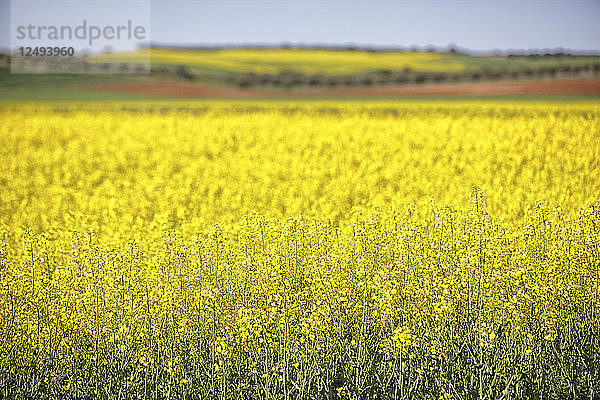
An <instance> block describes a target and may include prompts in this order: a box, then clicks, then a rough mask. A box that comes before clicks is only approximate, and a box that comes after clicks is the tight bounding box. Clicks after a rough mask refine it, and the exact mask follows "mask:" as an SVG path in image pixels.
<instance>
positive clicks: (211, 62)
mask: <svg viewBox="0 0 600 400" xmlns="http://www.w3.org/2000/svg"><path fill="white" fill-rule="evenodd" d="M115 58H116V59H118V60H125V61H129V62H145V61H147V60H148V59H149V58H151V59H152V63H153V64H155V65H173V64H175V65H186V66H189V67H191V68H192V70H193V69H195V68H200V69H204V70H207V71H226V72H239V73H242V72H244V73H245V72H253V73H260V74H264V73H269V74H277V73H281V72H286V71H287V72H290V71H292V72H302V73H312V74H314V73H322V74H352V73H361V72H372V71H378V70H402V69H405V68H409V69H412V70H415V71H428V72H461V71H463V70H464V69H465V63H464V62H463V60H461V59H457V58H456V57H453V56H452V55H449V54H445V53H434V52H426V53H417V52H415V53H409V52H400V51H386V52H372V51H366V50H361V51H357V50H336V51H331V50H317V49H218V50H184V49H160V48H158V49H140V50H137V51H136V52H132V53H113V54H103V55H96V56H93V57H90V60H91V61H93V62H112V61H113V60H114V59H115Z"/></svg>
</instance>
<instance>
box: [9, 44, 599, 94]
mask: <svg viewBox="0 0 600 400" xmlns="http://www.w3.org/2000/svg"><path fill="white" fill-rule="evenodd" d="M148 53H150V54H151V60H152V64H151V73H150V74H145V73H143V74H142V73H137V72H136V67H135V66H136V60H142V59H146V57H147V55H148ZM115 59H118V60H119V62H118V63H115V62H114V60H115ZM123 61H127V62H128V63H127V64H123ZM28 62H31V63H32V68H37V71H38V72H40V73H38V74H23V75H21V74H11V73H10V57H9V56H8V55H6V54H4V55H2V56H1V57H0V65H1V67H0V99H4V100H19V99H23V100H36V99H40V100H42V99H45V100H52V99H73V100H84V99H93V98H95V97H97V98H99V99H100V98H103V99H127V98H130V99H132V98H160V97H168V98H178V97H180V98H240V97H241V98H257V99H258V98H265V97H267V98H278V97H279V98H310V97H315V98H327V97H334V98H369V97H376V98H381V97H388V98H389V97H392V98H393V97H412V96H417V97H418V96H429V97H440V96H442V97H443V96H457V97H464V96H466V97H473V96H483V97H487V96H492V97H497V96H511V95H512V96H515V95H517V96H518V95H524V96H525V97H527V96H536V95H537V96H540V95H542V96H556V95H558V96H561V95H566V96H586V97H588V98H594V97H595V98H597V97H598V96H599V94H600V57H598V56H592V55H569V54H565V53H552V54H551V53H547V54H529V55H523V54H515V55H495V56H493V55H468V54H463V53H460V52H457V51H456V50H453V51H445V52H442V51H434V50H431V51H425V50H422V51H412V52H411V51H391V50H389V51H388V50H363V49H331V48H323V49H314V48H222V49H220V48H217V49H184V48H160V47H158V48H152V49H149V48H146V49H141V50H138V51H137V52H133V53H119V54H118V55H116V54H114V53H113V54H110V53H108V54H104V55H94V56H90V57H87V58H85V59H81V60H78V61H77V62H83V63H86V64H89V65H90V68H95V73H93V74H44V73H41V72H43V71H44V62H45V61H44V60H39V59H36V58H32V59H31V61H28ZM124 71H125V72H127V73H125V74H123V72H124ZM572 99H575V98H574V97H572Z"/></svg>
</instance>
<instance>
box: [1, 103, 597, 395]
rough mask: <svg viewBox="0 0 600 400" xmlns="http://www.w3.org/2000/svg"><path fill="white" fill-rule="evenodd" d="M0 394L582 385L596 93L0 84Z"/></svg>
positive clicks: (563, 388) (593, 331)
mask: <svg viewBox="0 0 600 400" xmlns="http://www.w3.org/2000/svg"><path fill="white" fill-rule="evenodd" d="M0 155H1V157H0V160H1V162H0V343H1V345H0V371H1V372H0V397H2V398H14V399H28V398H39V399H44V398H48V399H55V398H77V399H88V398H89V399H91V398H101V399H116V398H127V399H133V398H143V399H146V398H147V399H159V398H160V399H162V398H173V399H175V398H177V399H179V398H181V399H193V398H196V399H514V398H523V399H529V398H531V399H559V398H577V399H583V398H585V399H594V398H598V397H599V396H600V364H599V363H600V351H599V350H600V320H599V317H598V311H599V307H598V285H599V281H600V279H599V278H600V254H599V252H600V247H599V245H600V239H599V233H600V203H599V199H600V105H599V104H597V103H581V104H578V105H572V104H571V105H570V104H556V103H555V104H550V103H547V104H545V103H530V104H526V103H519V104H511V103H508V102H488V103H482V104H476V103H468V102H465V103H455V104H453V103H443V102H438V103H429V104H426V103H423V104H419V103H394V102H380V103H370V104H367V105H365V104H358V103H352V102H347V103H342V102H323V103H315V102H303V103H292V102H290V103H284V104H277V103H270V102H258V103H250V102H247V103H243V102H174V103H164V104H161V103H151V102H148V103H105V104H94V103H81V104H75V103H71V104H69V103H62V104H61V103H57V104H45V105H43V104H10V105H9V104H3V105H0Z"/></svg>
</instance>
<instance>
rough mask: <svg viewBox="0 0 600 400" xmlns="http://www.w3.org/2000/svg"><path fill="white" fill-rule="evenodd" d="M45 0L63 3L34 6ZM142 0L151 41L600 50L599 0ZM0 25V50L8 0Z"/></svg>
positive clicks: (5, 42) (5, 39)
mask: <svg viewBox="0 0 600 400" xmlns="http://www.w3.org/2000/svg"><path fill="white" fill-rule="evenodd" d="M13 1H19V0H13ZM51 1H54V3H60V2H61V1H66V0H47V1H43V2H41V3H40V4H48V3H49V2H51ZM82 1H83V2H85V1H86V0H82ZM87 1H89V2H91V4H94V5H96V7H94V10H95V11H94V15H95V16H97V17H99V18H100V19H103V18H104V19H110V18H111V17H112V15H113V14H112V13H114V12H115V11H114V10H115V6H114V5H115V4H119V3H120V4H122V3H123V1H120V2H117V3H115V1H116V0H107V1H104V2H102V1H99V0H87ZM137 1H138V2H139V1H140V0H137ZM148 1H149V4H150V10H151V40H152V41H153V42H157V43H169V44H179V45H182V44H192V45H193V44H197V45H210V44H253V43H254V44H259V43H261V44H279V43H283V42H289V43H291V44H318V43H323V44H334V45H335V44H346V43H352V44H357V45H375V46H377V45H379V46H403V47H410V46H413V45H416V46H419V47H425V46H428V45H433V46H436V47H446V46H447V45H448V44H454V45H456V46H458V47H460V48H464V49H470V50H475V51H489V50H495V49H499V50H510V49H519V50H530V49H555V48H560V47H562V48H568V49H573V50H585V51H595V52H600V0H590V1H577V0H570V1H563V0H554V1H553V0H546V1H533V0H519V1H513V0H506V1H486V0H477V1H474V0H473V1H450V0H447V1H427V0H420V1H409V0H406V1H383V0H379V1H377V0H375V1H374V0H371V1H353V0H343V1H342V0H330V1H325V0H301V1H295V0H294V1H292V0H278V1H275V0H272V1H266V0H261V1H252V0H246V1H227V0H225V1H212V0H211V1H206V0H202V1H181V0H148ZM80 3H81V1H80ZM98 3H103V4H104V3H105V7H97V5H98ZM111 3H112V5H111ZM90 7H91V6H90ZM97 9H100V11H97ZM44 12H46V13H47V12H48V11H44ZM50 12H51V11H50ZM34 13H35V10H32V14H34ZM72 17H73V18H74V19H75V20H76V19H77V18H79V16H78V15H73V16H72ZM0 27H1V28H0V47H2V48H4V49H6V48H8V47H9V45H10V32H11V31H10V1H9V0H0Z"/></svg>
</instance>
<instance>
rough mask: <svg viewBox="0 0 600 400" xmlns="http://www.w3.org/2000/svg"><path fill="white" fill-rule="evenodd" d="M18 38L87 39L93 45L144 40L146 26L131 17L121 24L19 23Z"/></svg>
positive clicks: (84, 21)
mask: <svg viewBox="0 0 600 400" xmlns="http://www.w3.org/2000/svg"><path fill="white" fill-rule="evenodd" d="M16 31H17V35H16V38H17V39H18V40H77V39H79V40H85V41H87V43H88V44H89V45H90V46H92V45H93V44H94V41H95V40H99V39H105V40H134V39H137V40H144V39H146V28H145V27H144V26H142V25H135V24H134V23H133V22H132V21H131V20H130V19H128V20H127V23H126V24H121V25H104V26H98V25H92V24H88V21H87V20H85V19H84V20H83V22H82V24H81V25H77V26H75V27H73V26H70V25H61V26H55V25H19V26H17V28H16Z"/></svg>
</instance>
